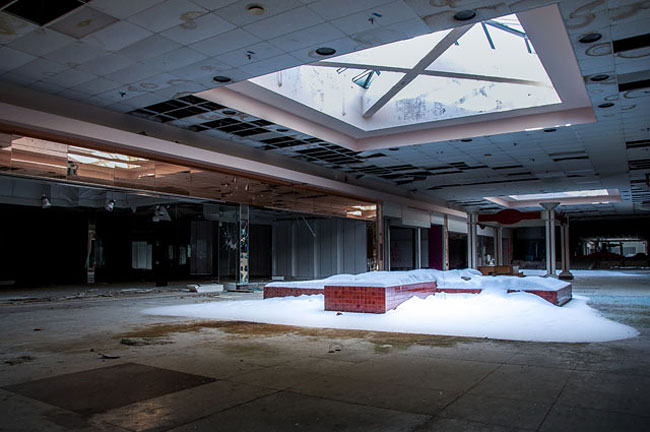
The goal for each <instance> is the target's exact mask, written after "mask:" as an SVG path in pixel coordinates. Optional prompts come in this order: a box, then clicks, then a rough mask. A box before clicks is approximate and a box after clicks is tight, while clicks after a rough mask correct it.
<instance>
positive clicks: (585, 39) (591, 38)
mask: <svg viewBox="0 0 650 432" xmlns="http://www.w3.org/2000/svg"><path fill="white" fill-rule="evenodd" d="M602 37H603V35H601V34H600V33H587V34H586V35H584V36H582V37H581V38H580V39H578V40H579V41H580V42H581V43H584V44H588V43H594V42H596V41H599V40H600V38H602Z"/></svg>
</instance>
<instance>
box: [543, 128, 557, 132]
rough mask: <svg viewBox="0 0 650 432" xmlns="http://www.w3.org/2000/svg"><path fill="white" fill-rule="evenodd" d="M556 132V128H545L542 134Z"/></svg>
mask: <svg viewBox="0 0 650 432" xmlns="http://www.w3.org/2000/svg"><path fill="white" fill-rule="evenodd" d="M556 130H557V129H556V128H546V129H544V132H555V131H556Z"/></svg>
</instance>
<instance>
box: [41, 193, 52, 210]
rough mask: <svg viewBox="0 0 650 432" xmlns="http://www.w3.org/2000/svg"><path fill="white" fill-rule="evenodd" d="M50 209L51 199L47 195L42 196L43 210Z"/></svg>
mask: <svg viewBox="0 0 650 432" xmlns="http://www.w3.org/2000/svg"><path fill="white" fill-rule="evenodd" d="M50 207H52V203H51V202H50V199H49V198H48V197H47V196H46V195H43V196H41V208H44V209H48V208H50Z"/></svg>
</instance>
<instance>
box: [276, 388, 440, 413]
mask: <svg viewBox="0 0 650 432" xmlns="http://www.w3.org/2000/svg"><path fill="white" fill-rule="evenodd" d="M281 391H283V392H285V393H293V394H295V395H297V396H307V397H313V398H316V399H322V400H326V401H330V402H338V403H344V404H350V405H357V406H362V407H365V408H374V409H380V410H386V411H394V412H398V413H402V414H411V415H420V416H428V417H433V416H434V415H433V414H427V413H422V412H415V411H405V410H401V409H397V408H386V407H381V406H376V405H370V404H365V403H361V402H352V401H349V400H343V399H336V398H331V397H327V396H322V395H314V394H309V393H303V392H300V391H297V390H295V389H292V388H290V387H289V388H287V389H284V390H281Z"/></svg>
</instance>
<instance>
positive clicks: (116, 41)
mask: <svg viewBox="0 0 650 432" xmlns="http://www.w3.org/2000/svg"><path fill="white" fill-rule="evenodd" d="M150 35H151V32H150V31H148V30H145V29H143V28H142V27H139V26H137V25H135V24H131V23H130V22H127V21H118V22H116V23H115V24H111V25H110V26H108V27H106V28H104V29H102V30H99V31H98V32H95V33H93V34H91V35H90V36H87V37H85V38H84V41H86V42H88V43H89V44H93V45H97V46H99V47H101V48H103V49H105V50H106V51H119V50H121V49H122V48H124V47H127V46H129V45H131V44H133V43H135V42H137V41H139V40H142V39H144V38H146V37H148V36H150Z"/></svg>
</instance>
